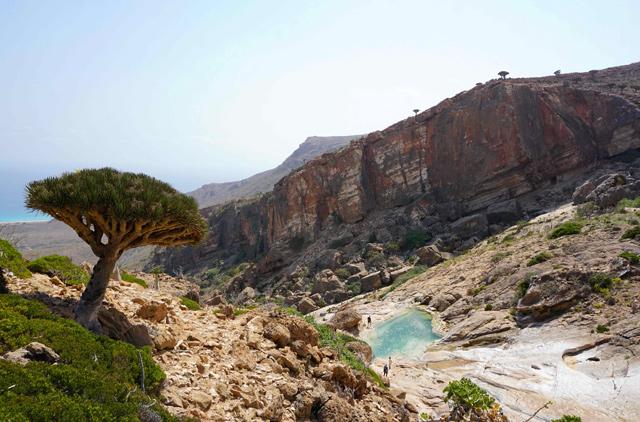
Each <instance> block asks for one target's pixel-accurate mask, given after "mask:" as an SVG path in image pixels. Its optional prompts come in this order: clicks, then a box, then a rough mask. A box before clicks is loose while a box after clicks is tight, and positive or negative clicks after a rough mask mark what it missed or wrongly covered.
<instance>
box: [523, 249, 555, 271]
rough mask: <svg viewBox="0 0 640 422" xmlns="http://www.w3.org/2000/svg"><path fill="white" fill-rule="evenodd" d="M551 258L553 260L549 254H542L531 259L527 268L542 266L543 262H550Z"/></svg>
mask: <svg viewBox="0 0 640 422" xmlns="http://www.w3.org/2000/svg"><path fill="white" fill-rule="evenodd" d="M551 258H553V256H552V255H551V254H550V253H549V252H540V253H539V254H536V255H534V256H533V257H531V259H530V260H529V261H528V262H527V267H531V266H534V265H537V264H540V263H542V262H545V261H548V260H550V259H551Z"/></svg>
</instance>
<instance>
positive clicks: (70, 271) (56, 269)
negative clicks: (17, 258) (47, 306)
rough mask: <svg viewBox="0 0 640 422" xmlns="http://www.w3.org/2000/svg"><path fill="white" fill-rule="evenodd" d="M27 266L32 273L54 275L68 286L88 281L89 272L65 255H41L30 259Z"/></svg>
mask: <svg viewBox="0 0 640 422" xmlns="http://www.w3.org/2000/svg"><path fill="white" fill-rule="evenodd" d="M27 268H29V271H31V272H33V273H40V274H47V275H48V276H56V277H58V278H59V279H60V280H62V282H64V284H67V285H70V286H71V285H74V284H87V283H88V282H89V274H87V273H86V272H84V270H83V269H82V268H80V267H79V266H77V265H75V264H74V263H73V262H71V259H70V258H69V257H67V256H60V255H48V256H43V257H40V258H38V259H36V260H34V261H31V262H30V263H29V265H28V266H27Z"/></svg>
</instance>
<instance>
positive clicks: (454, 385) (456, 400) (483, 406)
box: [444, 378, 496, 411]
mask: <svg viewBox="0 0 640 422" xmlns="http://www.w3.org/2000/svg"><path fill="white" fill-rule="evenodd" d="M444 393H445V397H444V399H445V401H446V402H447V403H449V402H452V403H453V405H454V406H455V407H461V408H463V409H465V410H470V409H477V410H483V411H484V410H489V409H490V408H491V407H492V406H493V405H494V403H495V402H496V400H495V399H494V398H493V397H491V396H490V395H489V394H488V393H487V392H486V391H484V390H483V389H482V388H480V387H478V386H477V385H476V384H474V383H473V382H472V381H471V380H470V379H469V378H462V379H460V380H457V381H451V382H450V383H449V384H448V385H447V386H446V387H445V388H444Z"/></svg>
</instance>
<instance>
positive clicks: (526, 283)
mask: <svg viewBox="0 0 640 422" xmlns="http://www.w3.org/2000/svg"><path fill="white" fill-rule="evenodd" d="M534 276H535V273H528V274H527V275H525V276H524V279H522V281H521V282H520V283H518V285H517V286H516V300H520V299H522V298H523V297H524V295H526V294H527V291H528V290H529V287H530V286H531V280H532V279H533V277H534Z"/></svg>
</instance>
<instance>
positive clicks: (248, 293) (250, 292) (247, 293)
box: [236, 286, 256, 305]
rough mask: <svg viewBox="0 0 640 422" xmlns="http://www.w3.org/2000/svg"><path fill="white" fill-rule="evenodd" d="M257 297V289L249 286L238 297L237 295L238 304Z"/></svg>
mask: <svg viewBox="0 0 640 422" xmlns="http://www.w3.org/2000/svg"><path fill="white" fill-rule="evenodd" d="M255 297H256V291H255V289H254V288H253V287H250V286H247V287H245V288H244V289H243V290H242V291H241V292H240V294H239V295H238V297H236V304H238V305H240V304H243V303H246V302H249V301H250V300H253V299H254V298H255Z"/></svg>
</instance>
